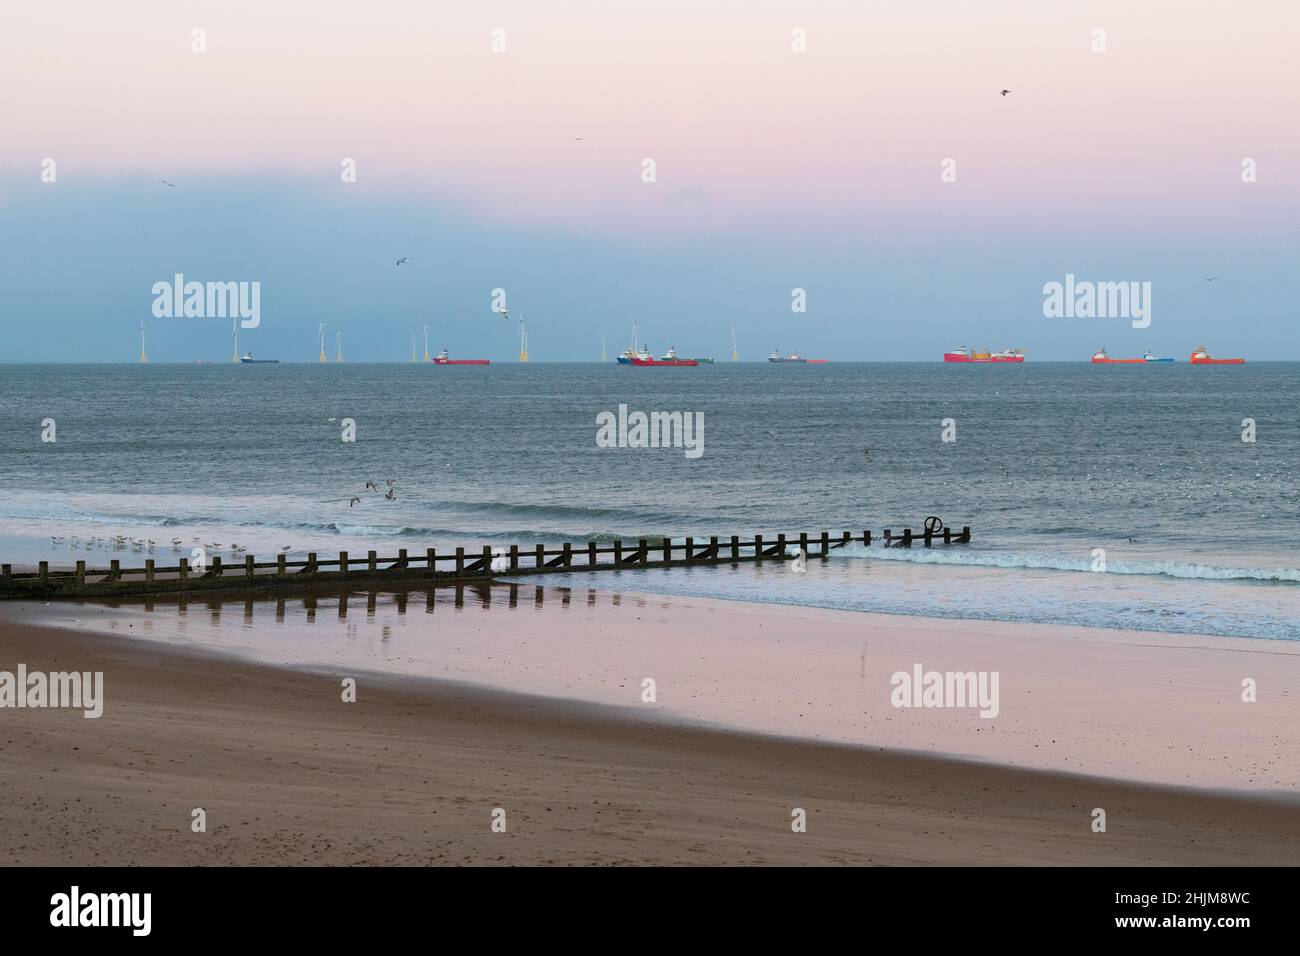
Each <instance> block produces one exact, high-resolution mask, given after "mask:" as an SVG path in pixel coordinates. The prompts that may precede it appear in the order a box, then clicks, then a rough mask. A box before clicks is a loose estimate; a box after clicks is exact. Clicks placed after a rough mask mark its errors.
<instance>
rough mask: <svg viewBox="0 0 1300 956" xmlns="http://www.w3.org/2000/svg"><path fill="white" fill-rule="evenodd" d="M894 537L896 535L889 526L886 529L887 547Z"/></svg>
mask: <svg viewBox="0 0 1300 956" xmlns="http://www.w3.org/2000/svg"><path fill="white" fill-rule="evenodd" d="M893 537H894V536H893V534H892V533H891V532H890V530H889V529H888V528H886V529H885V547H886V548H888V547H889V546H890V542H891V541H892V540H893Z"/></svg>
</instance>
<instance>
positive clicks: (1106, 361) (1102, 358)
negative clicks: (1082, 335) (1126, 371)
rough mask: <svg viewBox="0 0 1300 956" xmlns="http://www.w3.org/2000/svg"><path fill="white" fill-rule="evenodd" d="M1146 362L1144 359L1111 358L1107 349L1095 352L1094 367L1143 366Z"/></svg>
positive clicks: (1093, 357)
mask: <svg viewBox="0 0 1300 956" xmlns="http://www.w3.org/2000/svg"><path fill="white" fill-rule="evenodd" d="M1145 362H1146V359H1144V358H1136V359H1117V358H1111V357H1110V356H1109V355H1107V354H1106V350H1105V349H1102V350H1101V351H1099V352H1094V353H1093V356H1092V364H1093V365H1142V364H1143V363H1145Z"/></svg>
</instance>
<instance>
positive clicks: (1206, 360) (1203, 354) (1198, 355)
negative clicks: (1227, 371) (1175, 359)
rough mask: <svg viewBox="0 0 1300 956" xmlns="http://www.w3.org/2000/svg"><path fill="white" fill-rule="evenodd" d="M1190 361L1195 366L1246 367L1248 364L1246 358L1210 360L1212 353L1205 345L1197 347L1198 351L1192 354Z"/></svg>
mask: <svg viewBox="0 0 1300 956" xmlns="http://www.w3.org/2000/svg"><path fill="white" fill-rule="evenodd" d="M1188 361H1189V362H1191V363H1192V364H1193V365H1245V364H1246V360H1245V359H1244V358H1227V359H1216V358H1210V353H1209V352H1207V351H1205V346H1204V345H1198V346H1197V347H1196V351H1195V352H1193V353H1192V357H1191V358H1190V359H1188Z"/></svg>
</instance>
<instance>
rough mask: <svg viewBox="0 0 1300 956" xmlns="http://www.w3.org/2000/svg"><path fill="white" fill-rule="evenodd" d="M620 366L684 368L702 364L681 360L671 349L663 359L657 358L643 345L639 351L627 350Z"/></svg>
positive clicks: (692, 360) (621, 358)
mask: <svg viewBox="0 0 1300 956" xmlns="http://www.w3.org/2000/svg"><path fill="white" fill-rule="evenodd" d="M618 364H619V365H650V366H661V365H676V366H683V367H691V366H695V365H699V364H700V363H699V362H698V361H697V360H695V359H689V358H679V357H678V355H677V350H676V349H674V348H670V349H669V350H668V351H667V352H665V353H664V356H663V358H655V357H654V356H653V355H651V354H650V351H649V349H648V348H647V347H646V346H644V345H643V346H641V348H639V349H633V348H629V349H625V350H624V351H623V354H622V355H620V356H619V357H618Z"/></svg>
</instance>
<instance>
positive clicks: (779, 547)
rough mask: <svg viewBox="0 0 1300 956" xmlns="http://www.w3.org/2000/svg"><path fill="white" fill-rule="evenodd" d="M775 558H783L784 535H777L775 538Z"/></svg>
mask: <svg viewBox="0 0 1300 956" xmlns="http://www.w3.org/2000/svg"><path fill="white" fill-rule="evenodd" d="M776 556H777V557H778V558H784V557H785V534H784V533H782V534H778V535H777V536H776Z"/></svg>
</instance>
